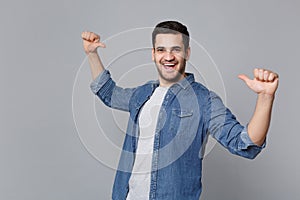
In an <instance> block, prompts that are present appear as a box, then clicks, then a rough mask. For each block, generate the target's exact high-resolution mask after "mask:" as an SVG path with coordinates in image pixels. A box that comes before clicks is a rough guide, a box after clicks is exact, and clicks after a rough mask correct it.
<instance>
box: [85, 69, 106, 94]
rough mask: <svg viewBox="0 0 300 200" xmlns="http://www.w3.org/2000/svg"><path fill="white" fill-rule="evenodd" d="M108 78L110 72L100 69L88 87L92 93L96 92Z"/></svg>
mask: <svg viewBox="0 0 300 200" xmlns="http://www.w3.org/2000/svg"><path fill="white" fill-rule="evenodd" d="M109 79H110V73H109V71H108V70H104V71H102V72H101V73H100V74H99V75H98V76H97V77H96V78H95V80H93V81H92V83H91V85H90V88H91V90H92V92H93V93H94V94H97V93H98V91H99V90H100V88H102V87H103V85H104V84H105V83H106V82H107V81H108V80H109Z"/></svg>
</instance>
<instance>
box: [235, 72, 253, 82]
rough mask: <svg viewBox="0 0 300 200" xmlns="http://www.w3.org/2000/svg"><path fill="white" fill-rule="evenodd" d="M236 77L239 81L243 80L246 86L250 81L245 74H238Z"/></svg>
mask: <svg viewBox="0 0 300 200" xmlns="http://www.w3.org/2000/svg"><path fill="white" fill-rule="evenodd" d="M238 77H239V79H241V80H243V81H244V82H245V83H246V84H248V83H249V82H250V81H251V79H250V78H249V77H248V76H246V75H245V74H240V75H238Z"/></svg>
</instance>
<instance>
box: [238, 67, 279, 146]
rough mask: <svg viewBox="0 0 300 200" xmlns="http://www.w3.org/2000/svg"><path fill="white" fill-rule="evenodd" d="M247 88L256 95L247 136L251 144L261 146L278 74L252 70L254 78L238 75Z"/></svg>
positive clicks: (269, 117) (266, 130)
mask: <svg viewBox="0 0 300 200" xmlns="http://www.w3.org/2000/svg"><path fill="white" fill-rule="evenodd" d="M239 78H240V79H242V80H243V81H244V82H245V83H246V84H247V86H248V87H249V88H250V89H251V90H253V91H254V92H255V93H257V101H256V107H255V111H254V114H253V116H252V118H251V120H250V122H249V124H248V134H249V137H250V139H251V140H252V141H253V143H255V144H257V145H259V146H260V145H262V144H263V143H264V141H265V139H266V135H267V132H268V129H269V125H270V121H271V112H272V106H273V101H274V98H275V92H276V90H277V87H278V82H279V77H278V74H276V73H274V72H272V71H270V70H265V69H254V78H253V79H250V78H248V77H247V76H246V75H244V74H242V75H239Z"/></svg>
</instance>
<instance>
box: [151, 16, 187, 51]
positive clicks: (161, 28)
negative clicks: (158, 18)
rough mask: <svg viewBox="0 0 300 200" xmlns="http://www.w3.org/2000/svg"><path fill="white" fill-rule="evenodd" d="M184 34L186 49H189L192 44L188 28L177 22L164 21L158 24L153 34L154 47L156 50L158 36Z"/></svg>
mask: <svg viewBox="0 0 300 200" xmlns="http://www.w3.org/2000/svg"><path fill="white" fill-rule="evenodd" d="M168 33H171V34H180V33H181V34H182V40H183V45H184V48H185V49H187V48H188V47H189V43H190V34H189V32H188V30H187V27H186V26H185V25H183V24H181V23H180V22H177V21H164V22H160V23H159V24H157V25H156V26H155V28H154V30H153V32H152V45H153V48H154V45H155V39H156V35H157V34H168Z"/></svg>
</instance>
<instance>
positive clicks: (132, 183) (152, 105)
mask: <svg viewBox="0 0 300 200" xmlns="http://www.w3.org/2000/svg"><path fill="white" fill-rule="evenodd" d="M167 91H168V88H167V87H157V88H156V89H155V91H154V92H153V94H152V96H151V97H150V99H149V100H148V101H147V102H146V103H145V105H144V106H143V108H142V110H141V113H140V116H139V128H140V135H139V139H138V145H137V150H136V157H135V162H134V165H133V170H132V174H131V177H130V180H129V193H128V195H127V198H126V200H148V199H149V192H150V181H151V165H152V154H153V144H154V135H155V128H156V123H157V119H158V113H159V111H160V108H161V104H162V102H163V99H164V97H165V94H166V93H167Z"/></svg>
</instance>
